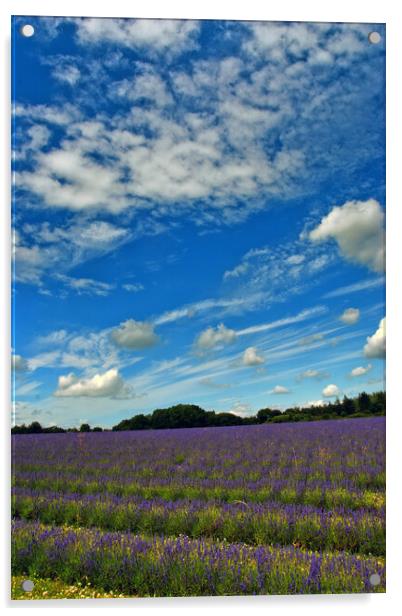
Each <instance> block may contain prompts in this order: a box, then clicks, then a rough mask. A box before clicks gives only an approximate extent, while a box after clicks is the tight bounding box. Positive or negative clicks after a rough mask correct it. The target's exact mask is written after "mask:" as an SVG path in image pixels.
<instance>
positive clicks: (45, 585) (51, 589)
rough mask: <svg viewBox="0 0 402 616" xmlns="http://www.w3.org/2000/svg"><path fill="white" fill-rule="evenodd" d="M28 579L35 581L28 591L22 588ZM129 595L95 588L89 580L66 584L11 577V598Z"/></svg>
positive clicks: (34, 578) (116, 596)
mask: <svg viewBox="0 0 402 616" xmlns="http://www.w3.org/2000/svg"><path fill="white" fill-rule="evenodd" d="M27 579H29V580H30V581H32V582H33V583H34V588H33V590H32V591H31V592H26V591H25V590H24V589H23V588H22V584H23V582H24V581H25V580H27ZM128 596H129V595H124V594H122V593H120V594H119V593H115V592H113V591H110V592H106V591H105V590H102V589H99V588H93V587H92V586H91V584H90V583H89V582H88V583H87V584H82V583H81V582H77V583H76V584H66V583H65V582H63V581H62V580H58V579H54V580H52V579H49V578H39V577H33V576H27V575H14V576H13V577H12V578H11V599H13V600H18V601H20V600H22V601H26V600H32V599H36V600H38V599H111V598H123V597H128Z"/></svg>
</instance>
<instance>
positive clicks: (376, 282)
mask: <svg viewBox="0 0 402 616" xmlns="http://www.w3.org/2000/svg"><path fill="white" fill-rule="evenodd" d="M384 283H385V278H383V277H382V276H381V277H380V278H371V279H369V280H363V281H362V282H356V283H355V284H349V285H346V286H345V287H339V289H334V290H333V291H330V292H329V293H326V294H325V295H324V298H331V297H340V296H342V295H349V293H357V292H358V291H366V290H367V289H373V288H375V287H378V286H381V285H383V284H384Z"/></svg>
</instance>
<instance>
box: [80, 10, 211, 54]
mask: <svg viewBox="0 0 402 616" xmlns="http://www.w3.org/2000/svg"><path fill="white" fill-rule="evenodd" d="M74 21H75V24H76V26H77V35H78V40H79V42H80V43H81V44H83V45H88V44H97V43H99V44H102V45H103V44H105V43H107V42H110V43H114V44H117V45H123V46H125V47H130V48H131V49H133V48H134V49H135V48H137V49H141V48H147V51H148V53H152V51H154V52H155V53H165V54H167V56H168V57H169V56H172V55H176V54H179V53H181V52H182V51H184V50H186V49H193V48H194V47H195V46H196V42H195V37H196V35H197V34H198V31H199V27H200V24H199V22H198V21H194V20H190V19H186V20H179V19H174V20H173V19H112V18H107V19H106V18H95V17H94V18H92V17H91V18H87V17H86V18H83V19H76V20H74Z"/></svg>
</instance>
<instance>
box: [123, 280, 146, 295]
mask: <svg viewBox="0 0 402 616" xmlns="http://www.w3.org/2000/svg"><path fill="white" fill-rule="evenodd" d="M122 287H123V289H124V290H125V291H128V292H129V293H138V291H143V290H144V285H143V284H141V283H140V282H135V283H131V282H128V283H126V284H123V285H122Z"/></svg>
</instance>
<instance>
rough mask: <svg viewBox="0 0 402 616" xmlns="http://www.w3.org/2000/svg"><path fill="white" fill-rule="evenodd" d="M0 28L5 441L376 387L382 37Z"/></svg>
mask: <svg viewBox="0 0 402 616" xmlns="http://www.w3.org/2000/svg"><path fill="white" fill-rule="evenodd" d="M27 23H29V24H31V25H32V26H33V27H34V34H33V36H30V37H25V36H23V34H22V31H21V28H22V26H24V25H26V24H27ZM12 28H13V44H12V48H13V51H12V55H13V58H12V63H13V71H12V78H13V94H12V96H13V118H12V133H13V143H12V149H13V169H14V172H13V180H14V182H13V185H14V188H13V204H12V213H13V215H12V218H13V243H14V250H13V257H14V263H13V335H12V366H13V401H14V404H13V422H14V423H18V424H20V423H23V422H25V423H30V422H31V421H40V423H42V424H43V425H54V424H57V425H61V426H64V427H68V426H79V425H80V424H81V423H83V422H89V423H90V424H91V425H100V426H103V427H111V426H113V425H115V424H116V423H118V422H119V421H120V420H121V419H124V418H127V417H131V416H133V415H135V414H137V413H149V412H152V410H154V409H155V408H163V407H167V406H170V405H173V404H178V403H193V404H198V405H200V406H202V407H203V408H205V409H207V410H215V411H230V412H233V413H236V414H238V415H240V416H242V417H247V416H249V415H253V414H255V413H256V412H257V411H258V410H259V409H260V408H265V407H270V408H278V409H280V410H284V409H286V408H288V407H290V406H295V405H313V404H321V403H323V402H324V403H325V402H330V401H334V400H335V399H336V398H337V397H339V398H342V397H343V396H344V395H348V396H353V395H356V394H357V393H359V392H361V391H363V390H364V391H367V392H370V391H377V390H380V389H384V388H385V383H384V358H385V273H384V267H385V260H384V250H385V241H384V237H385V236H384V229H385V83H384V82H385V28H384V26H383V25H381V24H329V23H327V24H324V23H292V22H286V23H285V22H283V23H280V22H258V21H247V22H236V21H212V20H205V21H192V20H155V19H154V20H151V19H139V20H135V19H127V20H124V19H107V18H105V19H94V18H84V19H80V18H51V17H47V18H45V17H40V18H34V17H16V18H14V19H13V23H12ZM372 31H376V32H379V33H380V35H381V40H380V42H379V43H378V44H371V43H370V42H369V39H368V35H369V33H370V32H372Z"/></svg>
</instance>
